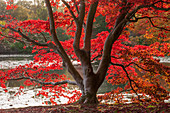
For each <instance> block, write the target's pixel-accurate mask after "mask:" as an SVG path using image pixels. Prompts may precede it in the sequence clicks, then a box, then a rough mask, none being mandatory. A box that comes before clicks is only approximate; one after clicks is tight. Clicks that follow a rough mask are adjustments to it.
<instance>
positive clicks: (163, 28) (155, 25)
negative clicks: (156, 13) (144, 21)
mask: <svg viewBox="0 0 170 113" xmlns="http://www.w3.org/2000/svg"><path fill="white" fill-rule="evenodd" d="M148 19H149V21H150V23H151V24H152V26H153V27H156V28H158V29H163V30H166V31H170V30H168V29H166V28H164V27H158V26H156V25H154V23H153V22H152V20H151V18H148Z"/></svg>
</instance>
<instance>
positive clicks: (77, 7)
mask: <svg viewBox="0 0 170 113" xmlns="http://www.w3.org/2000/svg"><path fill="white" fill-rule="evenodd" d="M74 5H75V8H76V11H77V13H78V14H79V9H78V6H77V4H76V0H74Z"/></svg>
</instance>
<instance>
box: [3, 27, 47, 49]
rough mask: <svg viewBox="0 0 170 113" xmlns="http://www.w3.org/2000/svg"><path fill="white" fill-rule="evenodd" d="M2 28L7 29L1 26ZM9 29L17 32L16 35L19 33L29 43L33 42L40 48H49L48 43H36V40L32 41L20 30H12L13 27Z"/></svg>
mask: <svg viewBox="0 0 170 113" xmlns="http://www.w3.org/2000/svg"><path fill="white" fill-rule="evenodd" d="M0 27H3V28H6V27H5V26H3V25H1V24H0ZM7 28H8V29H10V30H12V31H14V32H16V33H19V34H20V35H21V36H22V37H23V38H25V39H26V40H27V41H28V42H31V43H33V44H35V45H38V46H48V45H47V44H46V43H39V42H36V41H35V40H32V39H30V38H29V37H28V36H26V35H25V34H23V33H22V32H21V31H20V30H16V29H14V28H11V27H7Z"/></svg>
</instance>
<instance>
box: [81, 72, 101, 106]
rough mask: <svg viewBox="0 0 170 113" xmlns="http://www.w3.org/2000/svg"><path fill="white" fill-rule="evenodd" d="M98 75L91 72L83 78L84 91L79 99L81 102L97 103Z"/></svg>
mask: <svg viewBox="0 0 170 113" xmlns="http://www.w3.org/2000/svg"><path fill="white" fill-rule="evenodd" d="M96 83H97V76H96V75H95V74H91V75H90V76H86V77H85V78H83V84H84V91H83V92H82V97H81V98H80V100H79V103H83V104H97V103H98V99H97V95H96V94H97V91H98V87H97V84H96Z"/></svg>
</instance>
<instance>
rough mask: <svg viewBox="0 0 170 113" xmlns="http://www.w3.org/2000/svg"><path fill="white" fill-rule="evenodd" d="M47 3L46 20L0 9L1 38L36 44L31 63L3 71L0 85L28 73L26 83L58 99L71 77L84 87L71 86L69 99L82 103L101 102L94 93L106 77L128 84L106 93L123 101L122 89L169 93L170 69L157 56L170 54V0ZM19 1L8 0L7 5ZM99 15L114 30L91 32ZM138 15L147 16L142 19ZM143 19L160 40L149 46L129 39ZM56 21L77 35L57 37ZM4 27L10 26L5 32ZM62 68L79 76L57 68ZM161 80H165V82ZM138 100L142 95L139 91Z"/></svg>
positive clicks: (155, 96) (159, 95)
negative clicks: (22, 18)
mask: <svg viewBox="0 0 170 113" xmlns="http://www.w3.org/2000/svg"><path fill="white" fill-rule="evenodd" d="M45 3H46V7H47V10H48V16H49V18H48V20H25V21H18V20H16V19H15V18H12V17H11V16H10V15H1V18H2V19H3V21H5V22H6V24H5V25H2V24H1V25H0V27H1V31H0V34H1V40H2V39H4V38H6V39H8V38H12V39H13V40H14V41H23V42H24V43H25V45H34V47H33V51H32V52H33V53H36V55H35V56H34V61H33V62H32V63H30V64H26V65H24V66H18V67H16V68H14V69H10V70H6V71H1V72H0V76H1V78H0V82H1V84H0V85H1V87H3V88H5V81H6V80H9V79H13V80H20V79H27V81H26V82H25V84H26V85H42V88H43V89H48V90H49V91H50V92H52V93H53V96H51V97H50V101H51V102H52V103H53V104H55V98H58V96H64V97H68V96H67V95H64V92H67V91H66V90H65V88H64V87H67V84H66V83H68V84H73V85H77V86H78V87H79V89H80V90H81V93H80V92H79V91H77V90H74V91H72V92H71V91H69V92H68V93H74V95H73V96H72V97H68V98H69V102H74V101H76V100H77V99H79V103H98V99H97V97H96V94H97V91H98V88H99V87H100V86H101V84H102V83H103V81H104V79H105V78H106V80H107V81H108V82H109V83H111V84H113V85H118V84H125V87H124V89H122V88H118V89H115V90H113V91H111V92H110V93H108V94H110V95H109V97H111V96H112V98H113V99H115V101H117V102H120V100H119V98H117V96H118V94H119V93H120V92H121V91H128V90H130V91H132V92H134V93H136V94H137V95H138V93H143V94H144V95H145V94H148V95H150V97H151V99H150V101H152V102H153V101H162V100H164V99H167V98H169V97H168V95H169V92H168V89H169V88H170V69H169V67H168V66H164V65H163V64H161V63H160V62H159V60H158V59H157V57H164V56H169V55H170V53H169V52H170V51H169V50H170V44H169V43H168V42H169V38H168V34H169V31H170V29H169V16H168V14H169V10H170V8H169V3H170V2H169V1H168V0H70V1H65V0H55V1H54V0H45ZM16 7H17V6H15V5H13V4H12V5H11V4H9V5H7V7H6V8H7V9H11V8H16ZM60 7H63V10H62V11H60V12H59V11H57V10H56V11H54V12H53V10H52V9H54V8H56V9H58V8H60ZM101 15H102V16H105V17H106V19H105V21H106V22H107V25H106V26H107V27H108V29H110V30H109V31H102V32H100V33H98V34H97V36H96V38H93V37H92V33H93V27H94V26H93V23H94V22H95V21H96V20H95V18H96V17H98V16H101ZM140 20H144V21H142V23H141V21H140ZM157 20H159V22H158V23H157ZM139 21H140V23H141V24H143V23H144V22H145V24H150V25H148V26H147V27H145V28H147V29H149V28H151V27H153V28H155V29H154V30H151V31H152V32H150V33H151V34H152V33H153V32H157V33H156V34H157V35H156V36H157V39H161V42H157V41H156V42H154V43H152V44H150V45H149V46H144V45H132V44H131V43H132V42H130V41H129V36H130V30H134V29H135V27H134V25H136V24H135V23H138V22H139ZM160 21H162V22H160ZM140 23H138V24H139V25H140ZM159 23H161V24H159ZM58 27H60V28H63V29H65V30H67V32H66V34H67V35H70V36H71V37H73V38H71V39H68V40H65V41H59V40H58V35H57V32H56V28H58ZM6 29H8V30H9V31H8V32H5V33H3V30H6ZM136 31H138V30H136ZM44 33H46V34H49V36H48V37H46V35H44ZM148 36H149V35H148ZM151 38H152V37H151ZM154 38H155V37H154ZM25 47H26V46H25ZM73 61H77V62H78V63H79V65H81V71H80V70H77V69H76V68H75V67H74V65H73ZM96 61H99V62H100V63H99V65H98V67H97V70H94V68H93V65H92V64H93V63H94V62H96ZM63 68H66V69H67V71H68V72H69V73H70V74H71V76H72V77H73V78H74V80H75V82H74V81H69V80H66V79H67V78H66V75H59V74H57V73H56V72H55V70H60V69H61V70H62V69H63ZM135 69H138V71H141V72H142V73H143V74H142V75H141V74H139V73H137V72H136V71H135ZM50 71H52V72H50ZM161 80H163V82H165V83H166V84H164V86H163V85H162V84H161ZM50 86H53V87H50ZM22 88H23V87H21V88H20V89H22ZM56 93H57V94H56ZM39 94H43V95H44V96H46V97H48V92H45V91H41V92H39ZM80 97H81V98H80ZM116 98H117V99H116ZM134 101H144V100H142V99H141V98H140V96H139V95H138V97H137V99H136V100H134Z"/></svg>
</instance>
